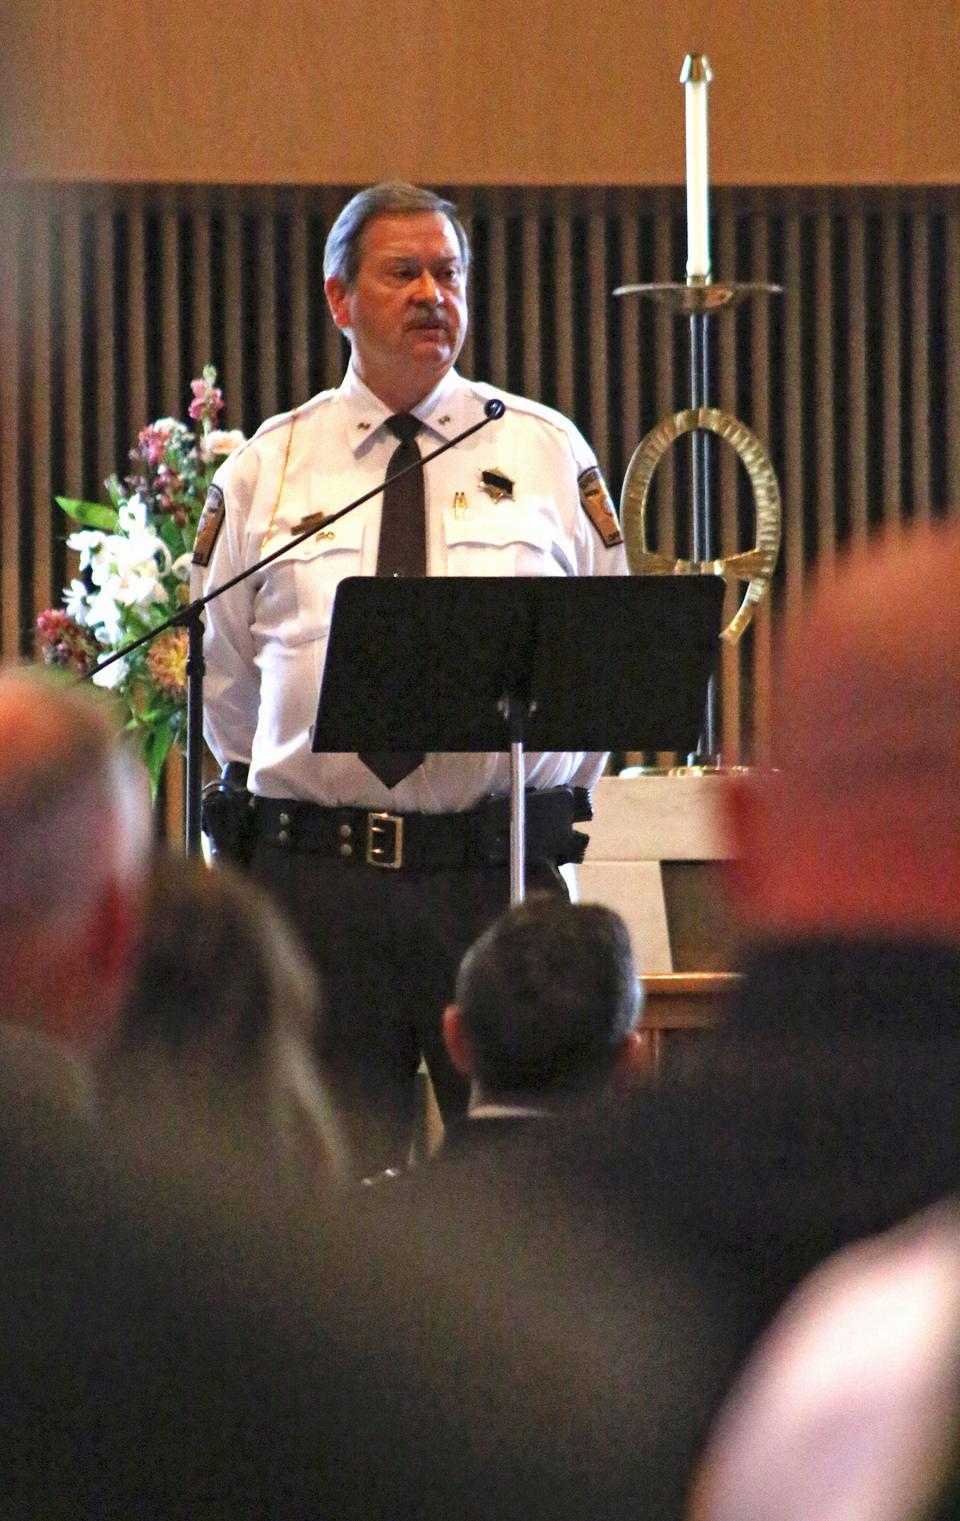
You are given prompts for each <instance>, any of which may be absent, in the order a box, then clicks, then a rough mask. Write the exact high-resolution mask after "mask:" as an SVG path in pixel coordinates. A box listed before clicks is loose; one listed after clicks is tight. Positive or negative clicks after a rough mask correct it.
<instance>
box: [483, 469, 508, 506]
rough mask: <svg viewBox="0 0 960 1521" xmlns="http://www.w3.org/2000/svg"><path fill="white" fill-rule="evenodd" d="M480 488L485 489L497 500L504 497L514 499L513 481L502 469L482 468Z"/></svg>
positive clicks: (499, 500) (488, 494)
mask: <svg viewBox="0 0 960 1521" xmlns="http://www.w3.org/2000/svg"><path fill="white" fill-rule="evenodd" d="M480 490H481V491H485V492H486V493H487V496H489V497H492V498H493V500H494V501H495V502H502V501H503V500H504V499H506V500H507V501H509V502H512V501H513V481H512V480H511V479H510V477H509V475H504V473H503V471H502V470H481V471H480Z"/></svg>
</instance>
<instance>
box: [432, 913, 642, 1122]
mask: <svg viewBox="0 0 960 1521" xmlns="http://www.w3.org/2000/svg"><path fill="white" fill-rule="evenodd" d="M639 1013H640V1000H639V989H638V983H637V976H636V971H635V969H634V964H633V956H632V952H631V947H630V937H629V934H628V932H627V927H626V925H625V924H624V922H623V920H622V919H621V918H620V916H619V914H616V913H614V912H613V910H612V909H609V908H606V907H604V906H603V905H601V904H599V903H576V904H572V903H568V902H566V901H565V900H564V899H558V898H554V897H549V896H546V895H544V896H534V897H531V898H529V899H528V900H527V901H526V902H525V903H522V904H519V905H517V906H515V907H513V908H511V909H510V910H508V912H507V913H505V914H503V915H502V916H501V917H500V918H499V919H497V920H496V922H495V923H494V924H492V925H491V926H490V928H489V929H488V930H487V931H486V932H485V933H484V934H483V935H481V936H480V938H479V940H477V941H476V943H475V944H474V945H473V946H471V948H470V950H469V951H468V952H467V954H466V956H465V957H464V958H463V961H462V963H461V965H460V971H459V973H458V976H457V987H456V1002H455V1003H454V1004H451V1005H450V1006H449V1007H448V1008H447V1010H446V1012H445V1016H444V1038H445V1040H446V1044H447V1049H448V1051H449V1053H450V1057H451V1060H452V1061H453V1063H454V1065H455V1066H456V1067H457V1068H458V1069H459V1071H461V1072H463V1073H464V1074H465V1075H466V1076H468V1077H469V1078H470V1079H471V1083H472V1089H473V1098H474V1100H479V1099H485V1100H490V1099H495V1098H503V1097H507V1096H510V1095H534V1094H535V1095H536V1096H537V1097H538V1099H541V1100H549V1099H563V1098H565V1097H566V1098H569V1097H573V1096H577V1095H582V1094H585V1093H587V1092H593V1091H596V1090H599V1089H601V1088H603V1087H604V1086H605V1085H606V1084H607V1083H608V1082H609V1081H610V1080H611V1078H612V1077H613V1076H614V1073H615V1071H616V1070H617V1069H618V1068H620V1069H626V1068H628V1067H629V1066H630V1065H631V1062H632V1059H633V1058H634V1057H635V1055H636V1052H637V1048H638V1043H639V1038H638V1035H637V1031H636V1026H637V1021H638V1018H639Z"/></svg>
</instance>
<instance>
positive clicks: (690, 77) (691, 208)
mask: <svg viewBox="0 0 960 1521" xmlns="http://www.w3.org/2000/svg"><path fill="white" fill-rule="evenodd" d="M712 77H713V76H712V74H711V71H710V64H709V62H708V61H707V58H706V56H705V55H704V54H703V53H688V54H687V56H686V58H685V59H684V62H683V69H682V71H681V74H680V82H681V84H682V85H683V86H684V97H685V106H686V129H687V133H686V137H687V279H688V280H689V279H709V278H710V209H709V174H708V158H707V87H708V85H709V83H710V80H711V79H712Z"/></svg>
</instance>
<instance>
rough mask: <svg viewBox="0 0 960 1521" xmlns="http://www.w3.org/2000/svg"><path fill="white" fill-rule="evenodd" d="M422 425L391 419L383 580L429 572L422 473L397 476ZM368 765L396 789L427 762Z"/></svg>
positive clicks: (415, 758) (414, 754)
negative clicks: (394, 443)
mask: <svg viewBox="0 0 960 1521" xmlns="http://www.w3.org/2000/svg"><path fill="white" fill-rule="evenodd" d="M421 426H422V424H421V422H420V420H419V418H416V417H411V415H410V413H409V412H398V413H397V414H396V416H395V417H388V418H387V427H388V428H389V429H390V432H391V433H393V434H394V435H395V437H396V438H398V439H399V440H400V442H399V443H398V445H397V447H396V448H395V449H394V451H393V453H392V454H391V456H390V459H389V461H388V464H387V474H386V482H385V485H384V488H383V507H382V511H381V515H380V544H379V547H378V549H377V575H378V576H425V575H426V573H427V515H426V504H425V500H424V494H423V471H422V470H411V471H410V473H409V474H408V475H405V476H404V477H403V479H402V480H399V481H397V480H394V479H393V477H394V476H395V475H396V474H397V473H398V471H400V470H403V469H405V468H406V466H407V465H412V464H413V463H414V462H415V461H416V460H418V459H419V458H420V450H419V448H418V447H417V434H418V433H419V431H420V428H421ZM360 759H361V760H362V761H363V764H364V765H365V766H368V767H369V769H370V770H371V771H372V772H373V774H374V776H377V777H379V778H380V780H381V781H382V782H383V784H384V786H386V787H395V786H396V785H397V783H398V782H402V781H403V779H404V777H405V776H409V775H410V772H411V771H415V770H416V769H417V767H418V766H419V765H420V763H421V761H422V760H423V751H422V750H419V751H418V750H396V751H388V752H381V751H369V750H363V751H361V752H360Z"/></svg>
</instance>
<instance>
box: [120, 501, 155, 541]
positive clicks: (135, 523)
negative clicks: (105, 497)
mask: <svg viewBox="0 0 960 1521" xmlns="http://www.w3.org/2000/svg"><path fill="white" fill-rule="evenodd" d="M149 510H150V505H149V503H148V502H147V501H145V499H144V498H143V497H142V496H141V495H140V493H139V491H138V492H137V494H136V495H135V496H132V497H130V498H129V499H128V500H127V501H126V502H124V504H123V506H122V507H121V508H120V509H119V512H118V514H117V517H118V521H119V524H120V527H121V529H122V530H123V532H124V533H136V532H138V531H140V532H142V531H143V530H144V529H145V528H146V526H147V513H148V512H149Z"/></svg>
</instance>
